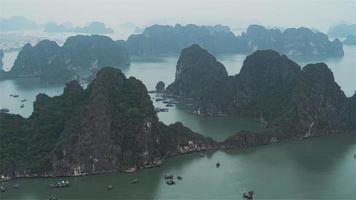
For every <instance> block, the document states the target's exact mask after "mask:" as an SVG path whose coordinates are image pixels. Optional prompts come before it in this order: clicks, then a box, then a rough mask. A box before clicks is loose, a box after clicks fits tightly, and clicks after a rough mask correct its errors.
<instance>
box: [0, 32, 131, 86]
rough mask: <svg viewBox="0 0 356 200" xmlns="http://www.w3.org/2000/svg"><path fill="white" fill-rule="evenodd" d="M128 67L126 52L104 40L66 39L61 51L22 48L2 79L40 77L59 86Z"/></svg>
mask: <svg viewBox="0 0 356 200" xmlns="http://www.w3.org/2000/svg"><path fill="white" fill-rule="evenodd" d="M129 63H130V59H129V54H128V51H127V50H126V48H124V47H123V46H120V45H116V43H115V42H114V41H113V40H111V39H110V38H109V37H106V36H98V35H93V36H80V35H79V36H73V37H69V38H68V39H67V40H66V42H65V43H64V45H63V46H62V47H59V46H58V45H57V44H56V43H55V42H53V41H49V40H43V41H41V42H39V43H38V44H37V45H35V46H33V47H32V46H31V45H30V44H26V45H25V46H24V47H23V49H22V50H21V52H20V53H19V55H18V57H17V58H16V60H15V63H14V65H13V67H12V68H11V70H10V71H9V72H7V73H5V72H2V74H3V76H4V77H3V78H19V77H40V78H41V79H42V80H44V81H47V82H57V81H60V82H63V81H68V80H71V79H73V78H75V76H76V75H78V74H87V73H89V72H90V71H91V70H94V69H99V68H101V67H104V66H113V67H119V68H123V67H126V66H127V65H128V64H129Z"/></svg>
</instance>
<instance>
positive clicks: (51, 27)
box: [44, 22, 114, 34]
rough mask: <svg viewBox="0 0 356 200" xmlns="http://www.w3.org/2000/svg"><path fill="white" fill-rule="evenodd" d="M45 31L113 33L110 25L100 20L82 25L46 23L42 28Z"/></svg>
mask: <svg viewBox="0 0 356 200" xmlns="http://www.w3.org/2000/svg"><path fill="white" fill-rule="evenodd" d="M44 31H45V32H48V33H61V32H72V33H90V34H108V33H114V30H113V29H112V28H111V27H108V26H106V25H105V24H104V23H102V22H91V23H89V24H88V25H86V26H83V27H78V26H77V27H74V26H73V25H71V24H68V23H67V24H55V23H53V22H50V23H47V24H46V25H45V28H44Z"/></svg>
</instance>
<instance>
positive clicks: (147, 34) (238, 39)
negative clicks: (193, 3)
mask: <svg viewBox="0 0 356 200" xmlns="http://www.w3.org/2000/svg"><path fill="white" fill-rule="evenodd" d="M192 44H198V45H200V46H201V47H203V48H204V49H207V50H208V51H209V52H211V53H213V54H225V53H243V54H247V53H251V52H253V51H255V50H260V49H273V50H276V51H278V52H280V53H284V54H286V55H288V56H295V57H303V58H305V57H308V58H316V57H317V58H320V57H340V56H343V55H344V52H343V47H342V43H341V42H340V41H339V40H338V39H335V40H334V41H330V40H329V38H328V36H327V35H325V34H323V33H320V32H313V31H312V30H310V29H308V28H303V27H301V28H288V29H286V30H285V31H283V32H282V31H281V30H279V29H266V28H265V27H263V26H259V25H251V26H249V27H248V29H247V31H246V33H245V32H243V33H242V35H241V36H235V35H234V34H233V33H232V32H231V31H230V29H229V28H228V27H225V26H221V25H217V26H214V27H211V26H197V25H187V26H181V25H179V24H177V25H176V26H174V27H172V26H163V25H153V26H150V27H148V28H146V29H145V31H144V32H143V33H142V34H136V35H131V36H130V37H129V38H128V40H127V47H128V49H129V50H130V53H131V54H132V55H136V56H155V55H162V54H163V55H164V54H178V53H179V52H180V51H181V50H182V49H183V48H186V47H188V46H190V45H192Z"/></svg>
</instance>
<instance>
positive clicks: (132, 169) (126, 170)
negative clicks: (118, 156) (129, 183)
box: [122, 167, 136, 173]
mask: <svg viewBox="0 0 356 200" xmlns="http://www.w3.org/2000/svg"><path fill="white" fill-rule="evenodd" d="M122 171H123V172H126V173H134V172H135V171H136V167H130V168H128V169H124V170H122Z"/></svg>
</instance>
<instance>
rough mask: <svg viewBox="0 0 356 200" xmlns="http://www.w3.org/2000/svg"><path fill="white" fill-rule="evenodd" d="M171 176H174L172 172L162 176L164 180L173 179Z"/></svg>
mask: <svg viewBox="0 0 356 200" xmlns="http://www.w3.org/2000/svg"><path fill="white" fill-rule="evenodd" d="M173 178H174V176H173V174H171V175H165V176H164V179H166V180H173Z"/></svg>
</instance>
